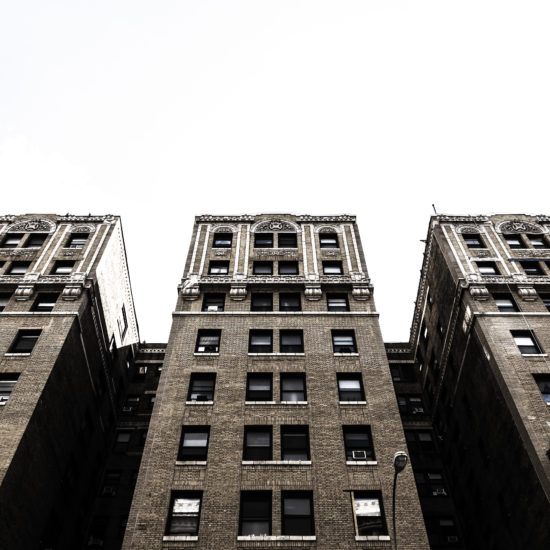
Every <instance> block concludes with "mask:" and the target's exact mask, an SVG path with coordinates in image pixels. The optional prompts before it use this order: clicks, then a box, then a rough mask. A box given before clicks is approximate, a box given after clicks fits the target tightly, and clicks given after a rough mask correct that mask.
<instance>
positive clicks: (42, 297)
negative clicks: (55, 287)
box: [32, 292, 60, 311]
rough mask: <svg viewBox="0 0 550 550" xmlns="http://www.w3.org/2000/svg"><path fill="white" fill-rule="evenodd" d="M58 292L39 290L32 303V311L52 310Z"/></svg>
mask: <svg viewBox="0 0 550 550" xmlns="http://www.w3.org/2000/svg"><path fill="white" fill-rule="evenodd" d="M59 294H60V293H59V292H40V293H39V294H38V296H37V297H36V300H35V301H34V303H33V305H32V311H52V309H53V308H54V307H55V303H56V302H57V299H58V298H59Z"/></svg>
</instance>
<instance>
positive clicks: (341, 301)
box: [327, 293, 349, 311]
mask: <svg viewBox="0 0 550 550" xmlns="http://www.w3.org/2000/svg"><path fill="white" fill-rule="evenodd" d="M327 310H328V311H349V302H348V295H347V294H344V293H340V294H336V293H334V294H327Z"/></svg>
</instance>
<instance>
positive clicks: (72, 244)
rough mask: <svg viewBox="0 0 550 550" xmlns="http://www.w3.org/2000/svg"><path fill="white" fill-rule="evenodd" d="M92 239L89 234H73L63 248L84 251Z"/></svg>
mask: <svg viewBox="0 0 550 550" xmlns="http://www.w3.org/2000/svg"><path fill="white" fill-rule="evenodd" d="M89 238H90V234H89V233H71V234H70V235H69V237H68V238H67V241H66V243H65V245H64V246H63V248H72V249H74V250H82V249H83V248H85V247H86V245H87V244H88V240H89Z"/></svg>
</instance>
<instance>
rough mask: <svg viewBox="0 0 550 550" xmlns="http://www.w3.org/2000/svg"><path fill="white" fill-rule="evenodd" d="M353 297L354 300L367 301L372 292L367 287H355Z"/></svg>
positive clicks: (352, 291) (352, 292)
mask: <svg viewBox="0 0 550 550" xmlns="http://www.w3.org/2000/svg"><path fill="white" fill-rule="evenodd" d="M351 295H352V296H353V299H354V300H359V301H365V300H368V299H369V298H370V296H371V290H370V288H369V287H368V286H366V285H353V287H352V290H351Z"/></svg>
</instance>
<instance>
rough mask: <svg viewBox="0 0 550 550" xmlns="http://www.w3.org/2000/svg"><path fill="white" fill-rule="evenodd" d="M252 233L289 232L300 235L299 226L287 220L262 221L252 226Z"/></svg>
mask: <svg viewBox="0 0 550 550" xmlns="http://www.w3.org/2000/svg"><path fill="white" fill-rule="evenodd" d="M251 231H252V233H261V232H264V231H287V232H288V231H291V232H293V233H300V231H301V229H300V226H299V225H298V224H296V223H294V222H291V221H289V220H282V219H280V218H273V219H272V220H263V221H259V222H258V223H256V224H254V225H253V226H252V228H251Z"/></svg>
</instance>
